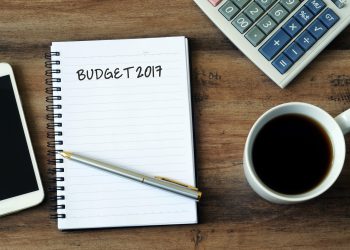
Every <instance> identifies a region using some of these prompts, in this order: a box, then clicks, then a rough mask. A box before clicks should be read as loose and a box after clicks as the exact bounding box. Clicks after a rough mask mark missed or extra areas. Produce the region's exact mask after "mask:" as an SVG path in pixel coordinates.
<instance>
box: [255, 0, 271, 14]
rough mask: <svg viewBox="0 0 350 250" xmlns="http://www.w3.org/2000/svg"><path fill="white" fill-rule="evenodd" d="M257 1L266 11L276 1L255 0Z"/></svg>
mask: <svg viewBox="0 0 350 250" xmlns="http://www.w3.org/2000/svg"><path fill="white" fill-rule="evenodd" d="M255 2H256V3H257V4H259V5H260V7H261V8H263V9H264V10H265V11H266V10H267V9H269V8H270V7H271V6H272V5H273V4H274V3H275V0H255Z"/></svg>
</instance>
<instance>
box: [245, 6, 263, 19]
mask: <svg viewBox="0 0 350 250" xmlns="http://www.w3.org/2000/svg"><path fill="white" fill-rule="evenodd" d="M263 13H264V11H263V9H262V8H260V7H259V6H258V5H257V4H256V3H254V2H253V3H251V4H250V5H249V6H248V7H247V8H246V9H245V10H244V14H246V16H247V17H249V19H250V20H252V21H253V22H255V21H256V20H257V19H258V18H259V17H261V15H262V14H263Z"/></svg>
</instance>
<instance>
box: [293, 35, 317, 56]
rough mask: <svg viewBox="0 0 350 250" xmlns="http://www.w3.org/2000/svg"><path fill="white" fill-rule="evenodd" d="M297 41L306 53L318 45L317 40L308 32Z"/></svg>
mask: <svg viewBox="0 0 350 250" xmlns="http://www.w3.org/2000/svg"><path fill="white" fill-rule="evenodd" d="M295 41H296V42H297V43H298V44H299V45H300V47H301V48H302V49H303V50H305V51H307V50H309V49H310V48H311V47H312V45H314V44H315V43H316V39H315V38H314V37H313V36H312V35H311V34H310V33H309V32H308V31H307V30H305V31H304V32H303V33H301V35H300V36H299V37H298V38H297V39H296V40H295Z"/></svg>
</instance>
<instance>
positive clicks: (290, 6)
mask: <svg viewBox="0 0 350 250" xmlns="http://www.w3.org/2000/svg"><path fill="white" fill-rule="evenodd" d="M280 3H281V4H282V6H283V7H284V8H285V9H286V10H288V11H289V12H292V11H293V10H294V9H295V8H296V7H297V6H298V5H299V4H300V1H299V0H281V1H280Z"/></svg>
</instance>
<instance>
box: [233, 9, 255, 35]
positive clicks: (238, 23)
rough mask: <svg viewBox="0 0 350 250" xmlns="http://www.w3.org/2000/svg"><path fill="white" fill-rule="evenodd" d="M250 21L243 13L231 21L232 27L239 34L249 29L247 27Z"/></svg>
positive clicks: (250, 23)
mask: <svg viewBox="0 0 350 250" xmlns="http://www.w3.org/2000/svg"><path fill="white" fill-rule="evenodd" d="M252 23H253V22H252V21H250V19H249V18H248V17H247V16H246V15H244V14H243V13H241V14H239V15H238V16H237V17H236V18H235V19H234V20H233V21H232V25H233V26H235V28H236V29H237V30H238V31H239V32H241V33H244V32H246V31H247V29H249V27H250V26H251V25H252Z"/></svg>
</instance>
